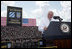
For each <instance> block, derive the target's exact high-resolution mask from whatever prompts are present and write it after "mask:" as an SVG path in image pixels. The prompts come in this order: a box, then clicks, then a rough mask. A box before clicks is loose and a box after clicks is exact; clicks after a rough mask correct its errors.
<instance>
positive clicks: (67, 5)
mask: <svg viewBox="0 0 72 49" xmlns="http://www.w3.org/2000/svg"><path fill="white" fill-rule="evenodd" d="M60 4H61V6H62V8H63V9H62V10H61V12H60V15H61V17H62V18H63V19H64V20H63V21H67V22H71V1H62V2H60Z"/></svg>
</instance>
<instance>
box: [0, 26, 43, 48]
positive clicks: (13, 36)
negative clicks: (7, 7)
mask: <svg viewBox="0 0 72 49" xmlns="http://www.w3.org/2000/svg"><path fill="white" fill-rule="evenodd" d="M41 38H42V35H41V33H40V32H39V31H38V27H37V26H23V27H21V26H1V41H12V42H13V48H14V47H16V48H18V47H22V48H28V47H36V46H37V47H38V41H39V40H40V39H41ZM33 45H36V46H33Z"/></svg>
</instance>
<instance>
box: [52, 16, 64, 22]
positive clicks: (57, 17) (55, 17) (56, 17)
mask: <svg viewBox="0 0 72 49" xmlns="http://www.w3.org/2000/svg"><path fill="white" fill-rule="evenodd" d="M53 18H54V19H58V20H59V21H60V22H61V21H62V20H63V19H62V18H60V17H59V16H54V17H53Z"/></svg>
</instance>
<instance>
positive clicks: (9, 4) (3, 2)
mask: <svg viewBox="0 0 72 49" xmlns="http://www.w3.org/2000/svg"><path fill="white" fill-rule="evenodd" d="M1 4H2V5H5V6H14V5H15V1H1Z"/></svg>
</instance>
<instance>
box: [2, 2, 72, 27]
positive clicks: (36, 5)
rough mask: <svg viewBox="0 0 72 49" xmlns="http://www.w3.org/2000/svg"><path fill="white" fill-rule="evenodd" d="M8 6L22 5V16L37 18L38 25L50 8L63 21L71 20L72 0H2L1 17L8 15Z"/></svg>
mask: <svg viewBox="0 0 72 49" xmlns="http://www.w3.org/2000/svg"><path fill="white" fill-rule="evenodd" d="M7 6H16V7H22V8H23V16H22V17H23V18H35V19H36V22H37V26H38V25H39V24H40V23H41V19H42V18H44V17H45V16H46V15H47V13H48V11H50V10H51V11H53V12H54V15H57V16H60V17H61V18H63V19H64V20H63V21H67V22H71V1H1V17H7ZM53 21H57V20H54V19H53Z"/></svg>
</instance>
